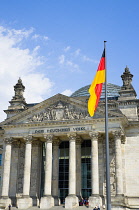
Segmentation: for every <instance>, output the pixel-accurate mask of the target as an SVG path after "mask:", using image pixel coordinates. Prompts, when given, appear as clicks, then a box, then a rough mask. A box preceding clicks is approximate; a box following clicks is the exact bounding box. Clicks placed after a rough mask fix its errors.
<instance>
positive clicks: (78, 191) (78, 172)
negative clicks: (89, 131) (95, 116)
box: [76, 138, 82, 199]
mask: <svg viewBox="0 0 139 210" xmlns="http://www.w3.org/2000/svg"><path fill="white" fill-rule="evenodd" d="M81 143H82V140H81V139H80V138H78V139H76V194H77V197H78V198H79V199H81V190H82V189H81V188H82V187H81Z"/></svg>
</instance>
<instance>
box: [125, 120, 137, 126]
mask: <svg viewBox="0 0 139 210" xmlns="http://www.w3.org/2000/svg"><path fill="white" fill-rule="evenodd" d="M130 127H138V128H139V121H129V123H128V125H127V127H126V128H130Z"/></svg>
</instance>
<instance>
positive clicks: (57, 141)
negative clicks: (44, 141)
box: [53, 137, 61, 146]
mask: <svg viewBox="0 0 139 210" xmlns="http://www.w3.org/2000/svg"><path fill="white" fill-rule="evenodd" d="M60 142H61V141H60V139H59V138H58V137H54V138H53V146H59V144H60Z"/></svg>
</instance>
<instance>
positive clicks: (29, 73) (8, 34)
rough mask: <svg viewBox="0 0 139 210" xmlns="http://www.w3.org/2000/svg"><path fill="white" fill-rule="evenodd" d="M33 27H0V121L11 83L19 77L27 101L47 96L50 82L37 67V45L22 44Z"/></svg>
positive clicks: (41, 61) (40, 59)
mask: <svg viewBox="0 0 139 210" xmlns="http://www.w3.org/2000/svg"><path fill="white" fill-rule="evenodd" d="M32 33H33V29H30V30H24V29H23V30H15V29H11V30H10V29H7V28H4V27H0V80H1V83H0V98H1V103H0V121H2V120H3V119H4V118H5V114H3V112H2V110H5V109H7V108H8V106H9V103H8V101H10V100H11V99H12V97H13V96H14V88H13V86H14V85H15V84H16V83H17V80H18V78H19V77H21V79H22V80H23V84H24V85H25V86H26V92H25V95H24V96H25V99H26V102H27V103H33V102H40V101H42V100H43V96H44V95H45V98H46V96H50V92H51V88H52V87H53V83H52V82H51V81H50V79H49V78H47V77H45V75H44V74H42V73H41V71H40V70H39V71H38V67H40V66H41V65H43V64H44V60H45V58H44V57H42V56H39V55H38V50H39V49H40V46H39V45H38V46H35V47H34V49H32V50H30V49H29V48H23V47H22V45H23V43H24V42H25V41H30V40H31V36H30V35H31V34H32Z"/></svg>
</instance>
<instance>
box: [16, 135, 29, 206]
mask: <svg viewBox="0 0 139 210" xmlns="http://www.w3.org/2000/svg"><path fill="white" fill-rule="evenodd" d="M24 140H25V143H26V147H25V165H24V182H23V196H22V198H18V199H17V206H18V208H19V209H27V208H29V207H31V206H32V198H30V196H29V193H30V179H31V149H32V136H27V137H24Z"/></svg>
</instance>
